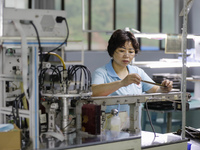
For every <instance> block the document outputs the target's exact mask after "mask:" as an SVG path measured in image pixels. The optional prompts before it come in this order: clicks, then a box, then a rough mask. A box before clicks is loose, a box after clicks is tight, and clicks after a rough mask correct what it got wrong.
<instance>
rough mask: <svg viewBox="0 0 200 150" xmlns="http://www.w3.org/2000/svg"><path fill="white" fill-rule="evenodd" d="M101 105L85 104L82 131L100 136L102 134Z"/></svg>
mask: <svg viewBox="0 0 200 150" xmlns="http://www.w3.org/2000/svg"><path fill="white" fill-rule="evenodd" d="M100 116H101V105H95V104H85V105H83V107H82V131H84V132H88V133H89V134H93V135H98V134H100V133H101V121H100Z"/></svg>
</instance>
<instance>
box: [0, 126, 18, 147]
mask: <svg viewBox="0 0 200 150" xmlns="http://www.w3.org/2000/svg"><path fill="white" fill-rule="evenodd" d="M20 149H21V133H20V129H19V128H18V127H17V126H16V125H14V129H13V130H10V131H8V132H0V150H20Z"/></svg>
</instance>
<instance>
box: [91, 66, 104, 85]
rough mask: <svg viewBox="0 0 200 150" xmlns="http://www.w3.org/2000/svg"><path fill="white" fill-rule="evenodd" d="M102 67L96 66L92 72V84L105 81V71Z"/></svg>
mask: <svg viewBox="0 0 200 150" xmlns="http://www.w3.org/2000/svg"><path fill="white" fill-rule="evenodd" d="M104 72H105V71H104V69H103V68H98V69H97V70H95V71H94V73H93V74H92V84H103V83H105V77H104V76H105V75H104V74H105V73H104Z"/></svg>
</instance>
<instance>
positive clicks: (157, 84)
mask: <svg viewBox="0 0 200 150" xmlns="http://www.w3.org/2000/svg"><path fill="white" fill-rule="evenodd" d="M141 81H142V82H145V83H149V84H153V85H157V86H163V87H166V86H165V85H162V84H159V83H154V82H150V81H145V80H141Z"/></svg>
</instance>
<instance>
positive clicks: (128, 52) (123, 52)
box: [113, 41, 135, 67]
mask: <svg viewBox="0 0 200 150" xmlns="http://www.w3.org/2000/svg"><path fill="white" fill-rule="evenodd" d="M134 57H135V50H134V48H133V46H132V44H131V42H130V41H126V42H125V44H124V46H122V47H118V48H117V49H116V50H115V52H114V54H113V63H114V64H115V65H118V66H121V67H126V66H127V65H128V64H130V63H131V61H132V59H133V58H134Z"/></svg>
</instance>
